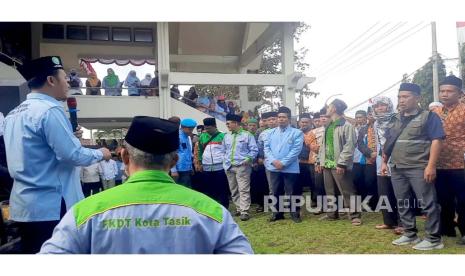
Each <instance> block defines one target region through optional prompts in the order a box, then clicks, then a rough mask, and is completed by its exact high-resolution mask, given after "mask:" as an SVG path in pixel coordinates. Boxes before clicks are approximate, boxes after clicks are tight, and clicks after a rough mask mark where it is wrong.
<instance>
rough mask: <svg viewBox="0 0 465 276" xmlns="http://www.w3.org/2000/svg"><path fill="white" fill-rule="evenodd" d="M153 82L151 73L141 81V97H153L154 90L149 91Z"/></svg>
mask: <svg viewBox="0 0 465 276" xmlns="http://www.w3.org/2000/svg"><path fill="white" fill-rule="evenodd" d="M151 82H152V75H150V73H147V74H145V78H144V79H143V80H141V81H140V87H141V89H140V94H141V96H146V97H147V96H153V90H152V89H149V88H151V87H150V83H151Z"/></svg>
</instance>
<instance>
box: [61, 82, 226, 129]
mask: <svg viewBox="0 0 465 276" xmlns="http://www.w3.org/2000/svg"><path fill="white" fill-rule="evenodd" d="M69 89H75V90H81V89H99V90H102V89H103V90H105V89H112V90H115V89H116V90H129V89H138V90H139V93H140V95H139V96H142V97H143V96H145V97H146V98H148V97H158V96H157V95H149V94H147V93H141V92H143V90H158V89H157V88H154V87H137V88H135V87H106V88H103V87H88V86H80V87H70V88H69ZM71 95H72V96H75V95H77V96H79V95H83V96H109V95H87V94H82V91H81V94H77V93H76V94H71ZM112 96H115V97H123V96H124V97H131V96H129V95H128V96H126V95H121V94H119V95H112ZM170 96H171V97H172V98H173V99H175V100H178V101H180V102H183V103H184V104H186V105H189V106H191V107H193V108H195V109H197V110H198V111H200V112H202V113H204V114H207V115H209V116H213V117H215V118H217V119H219V120H221V121H225V120H224V119H223V117H226V113H227V112H224V113H222V112H217V111H214V110H209V111H203V110H200V109H198V107H200V106H199V104H198V103H197V102H196V101H193V100H191V99H189V98H186V97H184V96H183V95H181V94H178V93H174V92H172V91H170ZM206 109H209V108H206Z"/></svg>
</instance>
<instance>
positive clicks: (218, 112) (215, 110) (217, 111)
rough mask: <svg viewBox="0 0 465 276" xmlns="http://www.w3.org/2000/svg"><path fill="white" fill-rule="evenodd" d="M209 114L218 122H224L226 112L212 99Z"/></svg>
mask: <svg viewBox="0 0 465 276" xmlns="http://www.w3.org/2000/svg"><path fill="white" fill-rule="evenodd" d="M209 114H210V115H211V116H213V117H215V118H217V119H218V120H221V121H223V122H224V121H226V111H225V110H224V109H223V108H221V107H220V106H219V105H218V103H216V102H215V100H214V99H212V100H211V101H210V107H209Z"/></svg>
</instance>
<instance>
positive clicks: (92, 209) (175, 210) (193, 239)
mask: <svg viewBox="0 0 465 276" xmlns="http://www.w3.org/2000/svg"><path fill="white" fill-rule="evenodd" d="M40 253H54V254H60V253H61V254H144V253H145V254H156V253H161V254H252V253H253V251H252V248H251V246H250V243H249V241H248V240H247V238H246V237H245V236H244V234H243V233H242V231H241V230H240V229H239V226H238V225H237V224H236V222H234V220H233V218H232V217H231V214H230V213H229V211H228V210H227V209H225V208H224V207H223V206H221V205H220V204H219V203H217V202H216V201H214V200H213V199H211V198H209V197H207V196H206V195H204V194H201V193H198V192H196V191H193V190H191V189H188V188H185V187H183V186H181V185H177V184H175V183H174V181H173V179H172V178H171V177H169V176H168V174H166V173H165V172H161V171H153V170H148V171H141V172H137V173H135V174H134V175H132V176H131V177H129V179H128V180H127V181H126V182H125V183H124V184H123V185H119V186H117V187H115V188H112V189H109V190H107V191H104V192H101V193H98V194H96V195H93V196H91V197H88V198H86V199H85V200H83V201H81V202H79V203H78V204H76V205H75V206H74V207H73V208H72V209H71V210H70V211H68V212H67V213H66V215H65V216H64V217H63V219H62V220H61V222H60V223H59V224H58V226H57V227H56V228H55V231H54V232H53V235H52V237H51V238H50V239H49V240H48V241H46V242H45V243H44V244H43V245H42V248H41V250H40Z"/></svg>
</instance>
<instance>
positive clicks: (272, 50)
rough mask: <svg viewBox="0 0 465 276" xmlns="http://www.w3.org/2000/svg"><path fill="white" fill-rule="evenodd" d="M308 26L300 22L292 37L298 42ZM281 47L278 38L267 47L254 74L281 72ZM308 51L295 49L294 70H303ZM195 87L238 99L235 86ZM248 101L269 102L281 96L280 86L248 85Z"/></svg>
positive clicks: (306, 64)
mask: <svg viewBox="0 0 465 276" xmlns="http://www.w3.org/2000/svg"><path fill="white" fill-rule="evenodd" d="M308 29H310V26H309V25H307V24H305V23H304V22H300V23H299V25H298V26H297V27H296V28H295V30H294V39H295V40H296V41H297V42H298V41H299V40H300V38H301V36H302V34H303V33H305V32H306V31H307V30H308ZM281 49H282V41H281V40H280V39H279V40H277V41H275V42H274V43H273V44H272V45H271V46H270V47H268V48H267V49H266V50H265V51H264V53H263V57H262V61H261V64H260V69H259V70H257V71H254V72H250V73H254V74H281V73H282V62H281V60H282V59H281ZM307 53H308V49H307V48H305V47H302V48H300V49H298V50H297V51H295V53H294V60H295V70H296V71H297V72H304V71H306V70H307V69H308V68H309V67H310V64H308V63H306V62H305V57H306V55H307ZM195 88H196V89H197V92H198V93H199V94H200V95H203V94H207V95H212V96H219V95H224V96H225V97H226V99H234V100H237V99H239V88H238V87H237V86H212V85H196V86H195ZM248 93H249V97H248V100H249V101H254V102H262V103H264V104H271V102H272V101H273V99H281V98H282V87H263V86H249V87H248ZM303 95H304V96H307V95H310V96H315V95H316V93H314V92H310V91H307V89H304V91H303Z"/></svg>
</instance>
